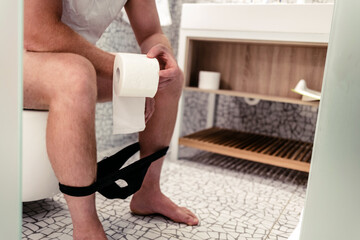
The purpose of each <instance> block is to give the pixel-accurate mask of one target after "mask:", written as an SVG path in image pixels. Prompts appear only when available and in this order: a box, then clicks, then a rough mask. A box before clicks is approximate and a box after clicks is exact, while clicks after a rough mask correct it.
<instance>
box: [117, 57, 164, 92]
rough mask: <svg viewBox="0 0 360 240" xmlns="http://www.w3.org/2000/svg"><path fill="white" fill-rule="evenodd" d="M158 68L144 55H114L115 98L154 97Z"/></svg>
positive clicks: (156, 63)
mask: <svg viewBox="0 0 360 240" xmlns="http://www.w3.org/2000/svg"><path fill="white" fill-rule="evenodd" d="M159 71H160V66H159V62H158V61H157V60H156V58H148V57H147V56H146V55H145V54H133V53H116V55H115V61H114V72H113V74H114V75H113V76H114V77H113V80H114V82H113V84H114V89H115V93H116V95H117V96H124V97H154V96H155V94H156V91H157V88H158V84H159Z"/></svg>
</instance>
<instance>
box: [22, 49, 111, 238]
mask: <svg viewBox="0 0 360 240" xmlns="http://www.w3.org/2000/svg"><path fill="white" fill-rule="evenodd" d="M96 96H97V88H96V73H95V70H94V68H93V66H92V65H91V63H90V62H89V61H88V60H86V59H85V58H83V57H81V56H78V55H75V54H67V53H32V52H25V53H24V106H25V108H30V109H49V117H48V124H47V132H46V143H47V151H48V156H49V159H50V161H51V164H52V167H53V169H54V172H55V175H56V177H57V178H58V180H59V181H60V182H61V183H63V184H65V185H70V186H88V185H90V184H91V183H93V182H94V181H95V178H96V142H95V124H94V121H95V103H96ZM65 199H66V201H67V204H68V207H69V210H70V213H71V217H72V221H73V226H74V231H73V234H74V239H85V238H86V239H106V236H105V233H104V231H103V229H102V226H101V223H100V221H99V219H98V216H97V213H96V208H95V195H94V194H92V195H91V196H87V197H71V196H67V195H65Z"/></svg>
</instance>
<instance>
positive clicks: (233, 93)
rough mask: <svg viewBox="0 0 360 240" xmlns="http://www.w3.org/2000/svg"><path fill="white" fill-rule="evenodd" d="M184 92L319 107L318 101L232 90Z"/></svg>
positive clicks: (193, 88)
mask: <svg viewBox="0 0 360 240" xmlns="http://www.w3.org/2000/svg"><path fill="white" fill-rule="evenodd" d="M184 90H185V91H193V92H206V93H215V94H221V95H228V96H235V97H244V98H255V99H261V100H266V101H273V102H285V103H292V104H300V105H309V106H313V107H318V106H319V101H311V102H306V101H302V100H300V99H293V98H286V97H277V96H268V95H262V94H255V93H246V92H239V91H233V90H221V89H220V90H207V89H200V88H197V87H185V88H184Z"/></svg>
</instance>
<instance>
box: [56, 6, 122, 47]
mask: <svg viewBox="0 0 360 240" xmlns="http://www.w3.org/2000/svg"><path fill="white" fill-rule="evenodd" d="M126 1H127V0H63V12H62V17H61V21H62V22H63V23H65V24H66V25H68V26H69V27H70V28H72V29H73V30H74V31H75V32H77V33H79V34H80V35H81V36H83V37H84V38H85V39H86V40H88V41H89V42H91V43H93V44H95V43H96V41H97V40H99V38H100V37H101V35H102V34H103V33H104V31H105V29H106V28H107V27H108V26H109V25H110V23H111V22H112V21H113V20H114V19H115V17H116V16H117V15H118V14H119V12H120V11H121V9H122V8H123V7H124V5H125V3H126Z"/></svg>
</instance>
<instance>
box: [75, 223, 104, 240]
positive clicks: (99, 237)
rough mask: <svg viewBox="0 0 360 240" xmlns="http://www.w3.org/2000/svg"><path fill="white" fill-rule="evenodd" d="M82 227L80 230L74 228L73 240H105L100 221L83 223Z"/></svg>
mask: <svg viewBox="0 0 360 240" xmlns="http://www.w3.org/2000/svg"><path fill="white" fill-rule="evenodd" d="M84 225H86V226H83V227H81V228H74V230H73V238H74V240H85V239H86V240H107V237H106V234H105V232H104V229H103V227H102V225H101V223H100V221H98V222H95V223H90V224H89V222H88V221H84Z"/></svg>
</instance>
